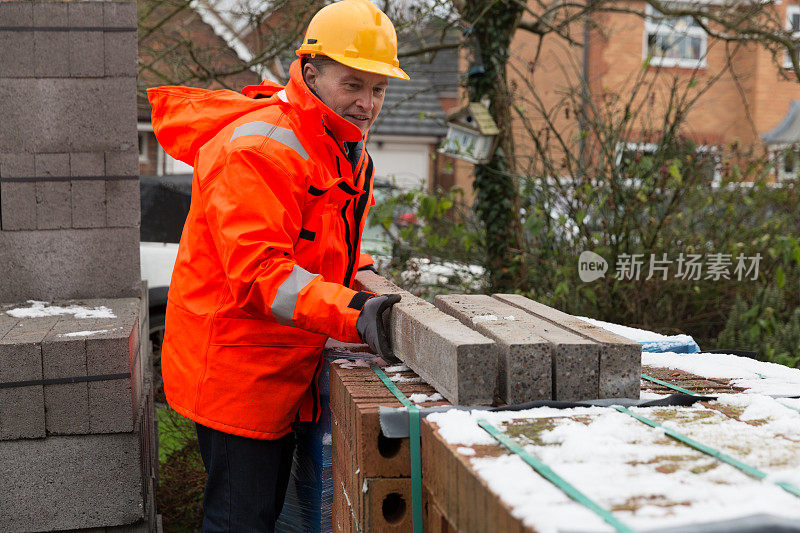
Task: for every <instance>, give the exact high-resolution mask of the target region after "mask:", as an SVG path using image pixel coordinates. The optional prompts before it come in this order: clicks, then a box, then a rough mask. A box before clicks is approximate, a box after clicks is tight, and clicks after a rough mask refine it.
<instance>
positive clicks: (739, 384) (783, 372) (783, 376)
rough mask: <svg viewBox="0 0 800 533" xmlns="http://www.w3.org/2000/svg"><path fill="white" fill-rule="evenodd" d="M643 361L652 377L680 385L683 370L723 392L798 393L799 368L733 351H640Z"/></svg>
mask: <svg viewBox="0 0 800 533" xmlns="http://www.w3.org/2000/svg"><path fill="white" fill-rule="evenodd" d="M642 364H643V365H644V370H645V373H646V374H648V373H649V374H655V375H654V377H660V378H661V379H663V380H664V381H668V382H670V383H675V384H677V385H681V383H679V382H678V381H680V380H681V379H683V380H685V379H686V378H682V374H683V373H686V374H689V376H694V377H693V378H690V379H693V380H695V381H697V378H703V379H705V380H707V381H709V382H711V383H716V384H717V385H718V386H719V387H721V391H722V392H734V391H742V392H746V393H753V394H767V395H771V396H798V395H800V369H798V368H791V367H788V366H784V365H779V364H776V363H768V362H766V361H758V360H756V359H750V358H748V357H741V356H738V355H733V354H721V353H692V354H687V353H672V352H666V353H648V352H643V353H642ZM673 374H676V375H673ZM681 386H683V385H681ZM701 386H702V385H701ZM684 388H687V389H689V390H692V392H698V393H702V394H705V393H709V394H713V393H716V392H719V391H715V390H708V389H706V390H703V389H699V390H695V389H693V388H692V386H691V384H689V385H687V386H685V387H684Z"/></svg>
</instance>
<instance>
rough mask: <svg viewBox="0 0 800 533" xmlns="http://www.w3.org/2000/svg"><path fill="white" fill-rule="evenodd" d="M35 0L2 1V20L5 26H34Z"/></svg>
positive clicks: (0, 17) (0, 10)
mask: <svg viewBox="0 0 800 533" xmlns="http://www.w3.org/2000/svg"><path fill="white" fill-rule="evenodd" d="M33 4H34V3H33V2H0V21H2V23H3V26H8V27H12V28H19V27H20V26H33Z"/></svg>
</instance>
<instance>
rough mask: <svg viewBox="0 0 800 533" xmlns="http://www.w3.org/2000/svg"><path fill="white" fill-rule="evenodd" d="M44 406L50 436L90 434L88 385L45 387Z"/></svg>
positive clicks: (71, 384)
mask: <svg viewBox="0 0 800 533" xmlns="http://www.w3.org/2000/svg"><path fill="white" fill-rule="evenodd" d="M44 406H45V428H46V430H47V434H48V435H81V434H85V433H89V432H90V426H89V384H88V383H85V382H84V383H60V384H55V385H45V387H44Z"/></svg>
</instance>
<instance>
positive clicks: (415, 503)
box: [370, 365, 422, 533]
mask: <svg viewBox="0 0 800 533" xmlns="http://www.w3.org/2000/svg"><path fill="white" fill-rule="evenodd" d="M370 368H371V369H372V370H373V372H375V374H377V375H378V377H379V378H381V381H383V384H384V385H386V388H387V389H389V391H391V393H392V394H394V395H395V397H396V398H397V399H398V400H400V403H402V404H403V405H404V406H405V407H406V409H407V410H408V431H409V444H410V445H411V518H412V524H413V527H414V533H422V454H421V452H420V447H421V445H420V435H419V408H418V407H417V406H416V405H414V404H413V403H412V402H411V400H409V399H408V398H406V395H405V394H403V392H402V391H401V390H400V389H398V388H397V385H395V384H394V383H393V382H392V380H391V379H389V376H387V375H386V373H385V372H384V371H383V370H381V369H380V367H378V366H377V365H370Z"/></svg>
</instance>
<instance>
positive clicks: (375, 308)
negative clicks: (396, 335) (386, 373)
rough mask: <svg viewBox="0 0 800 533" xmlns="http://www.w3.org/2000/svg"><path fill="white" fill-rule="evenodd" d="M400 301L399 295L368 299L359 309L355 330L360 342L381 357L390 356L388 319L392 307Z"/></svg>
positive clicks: (385, 295)
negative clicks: (364, 343)
mask: <svg viewBox="0 0 800 533" xmlns="http://www.w3.org/2000/svg"><path fill="white" fill-rule="evenodd" d="M399 301H400V295H399V294H384V295H383V296H375V297H374V298H370V299H369V300H367V302H366V303H365V304H364V308H363V309H361V314H360V315H359V317H358V320H357V321H356V330H357V331H358V334H359V335H360V336H361V340H363V341H364V342H366V343H367V344H368V345H369V347H370V348H372V350H373V351H374V352H375V353H376V354H378V355H379V356H381V357H384V356H391V355H392V345H391V342H390V341H389V317H390V315H391V312H392V306H393V305H394V304H396V303H397V302H399Z"/></svg>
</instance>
